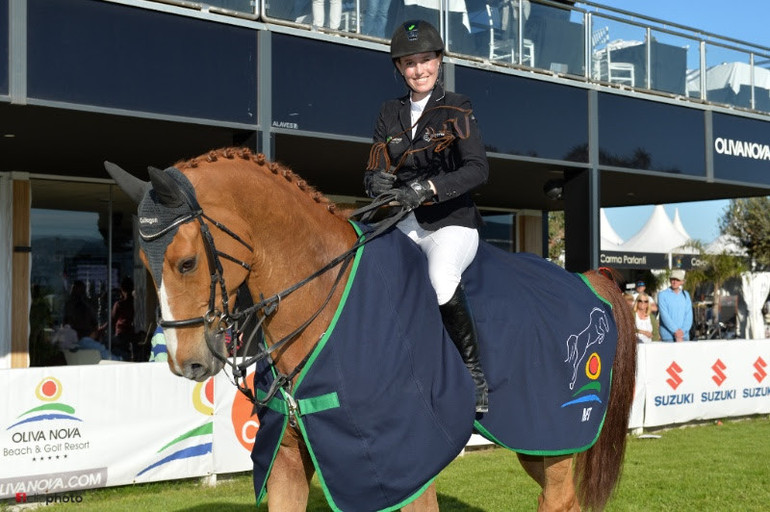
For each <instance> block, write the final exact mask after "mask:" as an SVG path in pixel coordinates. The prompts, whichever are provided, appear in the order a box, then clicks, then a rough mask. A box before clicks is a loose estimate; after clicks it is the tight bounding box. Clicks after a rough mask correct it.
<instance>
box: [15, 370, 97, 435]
mask: <svg viewBox="0 0 770 512" xmlns="http://www.w3.org/2000/svg"><path fill="white" fill-rule="evenodd" d="M61 395H62V385H61V382H60V381H59V379H57V378H56V377H45V378H44V379H43V380H41V381H40V383H39V384H38V385H37V387H36V388H35V396H36V397H37V398H38V399H39V400H40V401H41V402H47V403H44V404H43V405H40V406H38V407H34V408H32V409H30V410H28V411H26V412H23V413H21V414H20V415H19V416H18V418H23V419H21V420H20V421H17V422H16V423H14V424H13V425H11V426H9V427H8V428H6V430H11V429H12V428H14V427H17V426H19V425H23V424H25V423H37V422H40V421H47V420H73V421H83V420H81V419H80V418H77V417H75V416H73V414H74V413H75V408H74V407H72V406H71V405H67V404H63V403H58V402H57V400H58V399H59V397H61Z"/></svg>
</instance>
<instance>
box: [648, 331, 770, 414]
mask: <svg viewBox="0 0 770 512" xmlns="http://www.w3.org/2000/svg"><path fill="white" fill-rule="evenodd" d="M643 350H644V353H645V359H646V362H645V365H646V369H645V372H644V375H645V387H646V400H645V411H644V425H645V426H646V427H653V426H660V425H669V424H674V423H686V422H688V421H694V420H707V419H715V418H725V417H730V416H745V415H750V414H764V413H768V412H770V376H768V373H770V368H768V364H770V341H768V340H730V341H706V342H685V343H651V344H645V345H643Z"/></svg>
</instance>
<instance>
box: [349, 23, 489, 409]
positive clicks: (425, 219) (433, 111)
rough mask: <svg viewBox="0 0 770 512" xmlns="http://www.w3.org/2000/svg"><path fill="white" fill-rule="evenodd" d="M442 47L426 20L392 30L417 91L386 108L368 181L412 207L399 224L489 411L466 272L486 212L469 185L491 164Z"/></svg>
mask: <svg viewBox="0 0 770 512" xmlns="http://www.w3.org/2000/svg"><path fill="white" fill-rule="evenodd" d="M443 53H444V42H443V41H442V39H441V36H440V35H439V33H438V31H437V30H436V28H435V27H433V26H432V25H431V24H430V23H427V22H425V21H421V20H415V21H408V22H406V23H404V24H402V25H401V26H399V27H398V28H397V29H396V31H395V33H394V34H393V38H392V40H391V43H390V55H391V58H392V59H393V64H394V65H395V67H396V69H397V70H398V72H399V73H401V75H402V76H403V79H404V82H405V83H406V85H407V87H408V88H409V90H410V91H409V94H407V95H406V96H404V97H402V98H398V99H394V100H390V101H387V102H385V103H384V104H383V105H382V108H381V109H380V114H379V118H378V120H377V125H376V127H375V132H374V146H373V153H372V154H373V155H375V157H374V158H372V159H370V162H369V166H368V168H367V169H368V170H367V171H366V174H365V178H364V185H365V187H366V192H367V194H368V195H369V196H370V197H377V196H379V195H380V194H383V193H386V192H392V193H394V194H395V198H396V200H397V201H398V202H399V203H401V205H402V206H403V207H404V208H406V209H407V210H410V213H409V214H408V215H407V216H406V217H404V218H403V219H402V220H401V221H399V223H398V224H397V227H398V228H399V229H400V230H401V231H402V232H404V233H405V234H406V235H407V236H409V238H411V239H412V240H413V241H414V242H416V243H417V244H418V245H419V246H420V248H421V249H422V250H423V252H424V253H425V255H426V256H427V259H428V272H429V276H430V281H431V284H432V285H433V288H434V289H435V291H436V295H437V299H438V304H439V309H440V311H441V318H442V319H443V322H444V327H445V328H446V330H447V332H448V333H449V335H450V337H451V338H452V341H453V342H454V344H455V346H456V347H457V349H458V350H459V352H460V354H461V355H462V358H463V361H464V362H465V365H466V366H467V367H468V369H469V370H470V373H471V376H472V377H473V382H474V385H475V388H476V411H477V412H486V411H487V410H488V398H487V382H486V379H485V377H484V372H483V371H482V368H481V361H480V358H479V347H478V339H477V335H476V327H475V323H474V320H473V316H472V314H471V310H470V308H469V304H468V300H467V298H466V296H465V291H464V289H463V286H462V283H461V282H460V278H461V276H462V273H463V271H464V270H465V269H466V268H467V267H468V265H470V263H471V261H473V258H474V257H475V255H476V250H477V249H478V244H479V232H478V227H479V225H480V223H481V215H480V214H479V212H478V209H477V208H476V205H475V204H474V203H473V200H472V199H471V195H470V192H471V191H472V190H473V189H475V188H476V187H478V186H479V185H482V184H483V183H485V182H486V180H487V176H488V174H489V167H488V163H487V158H486V153H485V150H484V144H483V142H482V140H481V134H480V132H479V128H478V126H477V124H476V119H475V118H474V117H473V113H472V112H473V110H472V107H471V102H470V100H469V99H468V98H467V97H466V96H463V95H461V94H456V93H453V92H449V91H444V89H443V87H442V84H441V80H440V76H441V64H442V58H443ZM378 148H379V151H380V157H379V158H378V157H377V156H376V155H377V150H378ZM382 161H384V165H383V162H382ZM390 162H396V163H397V164H396V165H395V167H391V166H390Z"/></svg>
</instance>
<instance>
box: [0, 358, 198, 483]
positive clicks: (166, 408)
mask: <svg viewBox="0 0 770 512" xmlns="http://www.w3.org/2000/svg"><path fill="white" fill-rule="evenodd" d="M208 382H211V381H208ZM206 384H207V383H195V382H191V381H188V380H185V379H181V378H179V377H175V376H173V375H172V374H171V373H170V372H169V370H168V367H167V366H166V365H165V364H153V363H142V364H110V365H89V366H62V367H49V368H31V369H26V370H3V371H0V386H2V389H4V390H6V396H7V397H9V398H10V399H5V400H3V401H2V402H1V403H0V427H1V430H0V455H2V457H1V458H0V498H9V497H14V496H15V495H16V494H17V493H26V494H27V495H36V494H49V493H65V492H70V491H76V490H79V489H87V488H95V487H105V486H113V485H123V484H129V483H139V482H149V481H154V480H166V479H171V478H187V477H194V476H202V475H205V474H208V473H211V472H212V471H213V461H212V458H211V455H210V454H211V451H212V442H213V439H212V438H213V430H212V426H213V422H212V420H213V418H212V414H213V407H212V404H211V402H210V399H209V398H208V397H210V396H211V395H208V397H207V393H206ZM11 391H12V394H11Z"/></svg>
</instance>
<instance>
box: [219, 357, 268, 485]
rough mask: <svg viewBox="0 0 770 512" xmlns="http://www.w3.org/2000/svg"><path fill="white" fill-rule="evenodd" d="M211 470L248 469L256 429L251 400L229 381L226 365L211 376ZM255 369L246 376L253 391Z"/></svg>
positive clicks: (257, 424)
mask: <svg viewBox="0 0 770 512" xmlns="http://www.w3.org/2000/svg"><path fill="white" fill-rule="evenodd" d="M213 380H214V404H215V406H214V433H215V435H214V472H215V473H235V472H239V471H251V468H252V462H251V449H252V448H253V447H254V439H255V438H256V436H257V431H258V430H259V421H258V419H257V416H256V414H255V413H254V404H252V403H251V402H250V401H249V400H248V399H247V398H246V396H245V395H244V394H243V393H241V392H240V391H238V388H236V387H235V385H234V384H233V383H232V382H231V378H230V372H229V369H228V368H227V367H225V369H224V370H222V371H221V372H219V373H218V374H217V376H216V377H214V379H213ZM253 380H254V373H253V372H252V373H250V374H248V375H247V376H246V382H247V383H248V387H249V388H250V389H252V391H253V384H252V381H253Z"/></svg>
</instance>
